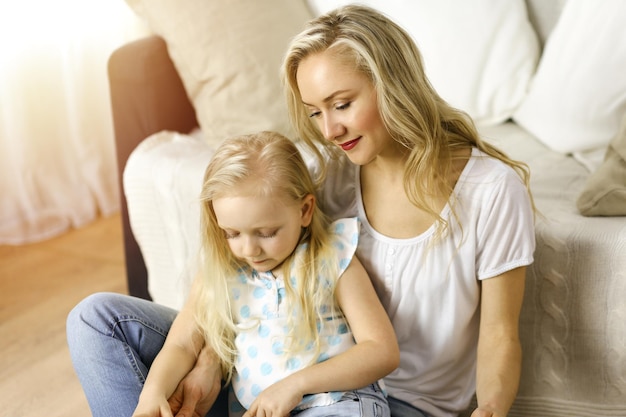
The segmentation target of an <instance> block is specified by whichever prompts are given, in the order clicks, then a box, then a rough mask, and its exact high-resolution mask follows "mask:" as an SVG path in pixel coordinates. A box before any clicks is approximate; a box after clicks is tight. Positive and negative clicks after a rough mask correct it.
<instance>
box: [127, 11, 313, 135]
mask: <svg viewBox="0 0 626 417" xmlns="http://www.w3.org/2000/svg"><path fill="white" fill-rule="evenodd" d="M126 2H127V3H128V5H129V6H130V7H131V8H132V9H133V10H134V11H135V12H136V13H137V14H138V15H139V16H141V17H142V18H144V19H145V20H146V22H147V24H148V25H149V27H150V28H151V29H152V30H153V31H154V32H155V33H156V34H157V35H159V36H161V37H162V38H163V39H164V40H165V42H166V44H167V47H168V51H169V54H170V57H171V58H172V61H173V62H174V65H175V67H176V69H177V70H178V72H179V75H180V77H181V79H182V81H183V84H184V86H185V90H186V91H187V95H188V96H189V98H190V100H191V102H192V103H193V105H194V108H195V110H196V116H197V118H198V123H199V124H200V128H201V130H202V132H203V134H204V136H205V138H206V140H207V141H208V142H209V144H210V145H211V146H215V145H217V144H219V143H220V142H221V141H222V140H223V139H225V138H227V137H229V136H233V135H239V134H245V133H252V132H256V131H260V130H275V131H278V132H280V133H282V134H284V135H286V136H288V137H292V138H293V131H292V129H291V127H290V123H289V119H288V115H287V109H286V104H285V99H284V95H283V91H282V85H281V81H280V72H279V71H280V64H281V61H282V58H283V55H284V53H285V51H286V49H287V45H288V43H289V41H290V39H291V38H292V37H293V36H294V35H296V34H297V33H298V32H300V31H301V30H302V28H303V27H304V23H305V22H306V21H307V20H309V19H310V18H311V17H312V15H311V13H310V11H309V9H308V7H307V6H306V3H305V2H304V1H293V0H263V1H258V0H227V1H213V0H181V1H171V0H126Z"/></svg>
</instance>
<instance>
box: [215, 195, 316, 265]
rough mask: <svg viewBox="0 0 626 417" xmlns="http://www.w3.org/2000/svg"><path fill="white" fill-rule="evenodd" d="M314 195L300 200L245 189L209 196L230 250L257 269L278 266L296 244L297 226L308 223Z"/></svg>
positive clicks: (297, 239)
mask: <svg viewBox="0 0 626 417" xmlns="http://www.w3.org/2000/svg"><path fill="white" fill-rule="evenodd" d="M314 204H315V199H314V197H313V196H312V195H308V196H306V197H305V198H304V199H302V201H294V200H293V199H291V198H287V197H282V198H281V197H280V196H276V195H273V196H267V197H259V196H256V195H255V194H254V190H250V192H249V193H243V194H238V195H234V196H229V197H222V198H217V199H215V200H213V210H214V211H215V215H216V217H217V223H218V225H219V227H220V228H221V229H222V230H223V231H224V236H226V240H227V241H228V245H229V246H230V249H231V251H232V252H233V254H234V255H235V256H236V257H237V258H238V259H241V260H242V261H244V262H246V263H247V264H248V265H250V266H251V267H252V268H254V269H256V270H257V271H259V272H267V271H272V270H274V269H275V268H277V267H279V266H280V265H281V264H282V263H283V261H284V260H285V259H287V257H288V256H289V255H291V253H292V252H293V251H294V249H295V248H296V245H297V244H298V242H299V240H300V234H301V230H302V229H301V228H302V227H307V226H308V225H309V224H310V223H311V216H312V213H313V205H314Z"/></svg>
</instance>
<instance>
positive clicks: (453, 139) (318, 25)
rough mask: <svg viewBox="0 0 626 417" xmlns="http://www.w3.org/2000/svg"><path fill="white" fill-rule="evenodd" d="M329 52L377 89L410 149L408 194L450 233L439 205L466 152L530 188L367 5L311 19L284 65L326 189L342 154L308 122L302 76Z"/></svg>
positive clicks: (291, 101) (387, 119)
mask: <svg viewBox="0 0 626 417" xmlns="http://www.w3.org/2000/svg"><path fill="white" fill-rule="evenodd" d="M326 50H332V51H333V53H334V56H335V57H338V58H340V59H342V60H343V61H344V63H346V64H349V65H352V66H354V67H355V68H356V70H357V71H360V72H362V73H363V74H365V75H366V76H367V77H368V78H369V79H370V81H371V82H372V84H373V86H374V88H375V91H376V94H377V99H378V107H379V112H380V115H381V118H382V120H383V123H384V124H385V127H386V128H387V130H388V132H389V133H390V135H391V137H392V138H393V139H394V140H395V141H397V142H398V143H400V144H401V145H402V146H403V147H404V148H405V149H407V150H408V159H407V161H406V164H405V167H404V189H405V192H406V194H407V196H408V197H409V199H410V201H411V202H412V203H413V204H414V205H415V206H417V207H419V208H420V209H422V210H424V211H426V212H427V213H429V214H430V215H431V216H432V217H433V218H434V219H435V221H436V222H437V223H438V224H439V225H440V226H442V229H445V228H446V226H447V222H446V221H445V220H444V219H443V218H442V217H441V216H440V215H439V212H438V210H437V209H436V207H434V204H433V203H432V201H433V198H439V197H442V196H444V197H446V198H447V197H448V196H450V195H452V191H453V184H452V183H451V182H450V181H449V179H450V177H451V171H452V169H453V165H452V162H453V159H454V158H455V156H454V155H455V154H458V152H457V151H458V150H464V149H470V148H472V147H476V148H478V149H480V150H481V151H483V152H485V153H486V154H487V155H490V156H492V157H494V158H497V159H499V160H501V161H503V162H504V163H506V164H507V165H509V166H511V167H512V168H513V169H514V170H515V171H516V172H517V173H518V175H519V176H520V177H521V178H522V180H523V181H524V183H525V184H526V187H527V188H528V189H529V181H530V173H529V170H528V167H527V166H526V164H524V163H522V162H519V161H515V160H512V159H510V158H509V157H508V156H507V155H505V154H504V153H503V152H501V151H500V150H498V149H496V148H495V147H493V146H491V145H489V144H488V143H486V142H484V141H482V140H481V138H480V137H479V135H478V132H477V130H476V128H475V126H474V123H473V121H472V120H471V118H470V117H469V116H468V115H467V114H466V113H464V112H462V111H460V110H458V109H455V108H453V107H451V106H450V105H449V104H447V103H446V102H445V101H444V100H443V99H442V98H441V97H440V96H439V95H438V94H437V92H436V91H435V90H434V88H433V87H432V85H431V84H430V82H429V81H428V79H427V77H426V74H425V72H424V67H423V64H422V57H421V54H420V52H419V50H418V48H417V46H416V45H415V43H414V42H413V40H412V39H411V37H410V36H409V35H408V34H407V33H406V32H405V31H404V30H403V29H402V28H401V27H400V26H398V25H397V24H396V23H394V22H393V21H392V20H391V19H389V18H387V17H386V16H384V15H383V14H381V13H380V12H378V11H376V10H374V9H372V8H369V7H366V6H359V5H348V6H344V7H340V8H338V9H336V10H334V11H331V12H329V13H326V14H324V15H322V16H320V17H318V18H316V19H313V20H311V21H310V22H309V23H308V24H307V26H306V28H305V29H304V30H303V31H302V32H301V33H300V34H298V35H297V36H296V37H295V38H294V39H293V40H292V42H291V44H290V45H289V47H288V49H287V53H286V56H285V59H284V62H283V67H282V76H283V82H284V84H285V93H286V97H287V107H288V111H289V116H290V118H291V121H292V123H293V125H294V127H295V129H296V132H297V134H298V136H299V138H300V139H302V140H303V141H304V142H305V143H306V144H307V145H308V146H309V147H310V148H311V150H312V151H313V152H314V153H315V154H316V156H317V158H318V159H319V164H320V166H321V174H320V178H319V181H320V182H323V181H324V178H325V173H326V169H325V167H326V160H327V158H329V157H330V158H336V157H338V155H340V154H341V153H340V152H339V150H338V148H337V146H335V145H334V144H332V143H330V142H329V141H327V140H325V139H324V137H323V136H322V134H321V132H320V131H319V129H318V128H317V127H316V126H315V124H314V122H313V121H312V120H311V119H310V117H308V112H307V110H306V108H305V107H304V105H303V103H302V97H301V95H300V90H299V89H298V83H297V79H296V76H297V72H298V67H299V65H300V63H301V62H302V60H303V59H305V58H306V57H308V56H310V55H312V54H316V53H320V52H324V51H326ZM529 195H530V193H529ZM531 202H532V196H531ZM533 206H534V204H533ZM453 213H454V211H453Z"/></svg>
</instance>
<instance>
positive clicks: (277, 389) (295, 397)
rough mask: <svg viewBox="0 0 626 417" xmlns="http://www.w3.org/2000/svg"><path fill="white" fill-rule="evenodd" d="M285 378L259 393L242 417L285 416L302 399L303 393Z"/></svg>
mask: <svg viewBox="0 0 626 417" xmlns="http://www.w3.org/2000/svg"><path fill="white" fill-rule="evenodd" d="M289 380H290V378H285V379H283V380H282V381H278V382H276V383H275V384H273V385H270V386H269V387H267V388H266V389H265V390H264V391H263V392H262V393H261V394H259V395H258V396H257V397H256V399H255V400H254V402H253V403H252V405H251V406H250V408H249V409H248V411H246V413H245V414H244V415H243V417H285V416H288V415H289V412H291V410H293V409H294V408H295V407H296V406H297V405H298V404H300V402H301V401H302V396H303V394H302V393H300V392H298V391H297V387H296V386H295V385H294V384H293V383H290V382H289Z"/></svg>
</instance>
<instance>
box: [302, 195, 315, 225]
mask: <svg viewBox="0 0 626 417" xmlns="http://www.w3.org/2000/svg"><path fill="white" fill-rule="evenodd" d="M301 204H302V205H301V206H300V210H301V211H302V227H308V226H309V225H310V224H311V219H312V218H313V211H314V209H315V196H314V195H313V194H307V195H306V196H304V198H303V199H302V203H301Z"/></svg>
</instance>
